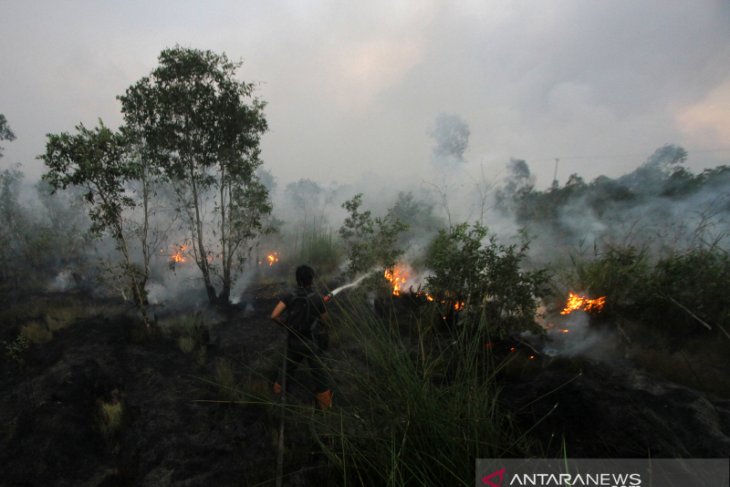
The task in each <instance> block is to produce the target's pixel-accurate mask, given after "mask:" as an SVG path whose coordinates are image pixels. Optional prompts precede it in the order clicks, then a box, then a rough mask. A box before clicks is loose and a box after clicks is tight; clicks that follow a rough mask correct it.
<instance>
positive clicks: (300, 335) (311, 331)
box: [274, 287, 332, 408]
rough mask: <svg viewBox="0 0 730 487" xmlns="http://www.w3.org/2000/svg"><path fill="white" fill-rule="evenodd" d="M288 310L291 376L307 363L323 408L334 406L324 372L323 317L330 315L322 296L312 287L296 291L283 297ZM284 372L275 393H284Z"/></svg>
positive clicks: (280, 375)
mask: <svg viewBox="0 0 730 487" xmlns="http://www.w3.org/2000/svg"><path fill="white" fill-rule="evenodd" d="M279 300H280V302H281V303H283V304H284V305H285V306H286V308H285V311H284V313H285V316H286V318H285V320H284V323H285V325H286V326H287V351H286V359H287V364H286V367H287V371H286V374H287V376H288V377H290V376H291V374H292V373H293V372H295V371H296V369H297V368H298V367H299V364H300V363H302V361H303V360H305V359H306V360H307V362H308V365H309V369H310V372H311V375H312V379H313V381H314V393H315V396H316V398H317V402H318V404H319V406H320V407H321V408H327V407H329V406H330V405H331V403H332V392H331V391H330V388H329V385H328V381H327V378H326V375H325V373H324V370H323V369H322V352H323V349H324V348H326V335H327V334H326V330H325V329H324V328H325V326H326V325H325V323H323V321H322V316H323V315H324V314H325V313H326V312H327V309H326V308H325V304H324V300H323V299H322V296H320V295H319V294H318V293H316V292H314V291H313V290H312V289H311V287H299V288H297V289H296V290H295V291H294V292H291V293H288V294H286V295H283V296H281V297H280V298H279ZM283 372H284V371H283V370H280V371H279V377H278V380H277V383H276V384H274V391H275V392H280V391H281V387H280V384H282V383H283V380H284V377H283Z"/></svg>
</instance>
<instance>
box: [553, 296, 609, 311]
mask: <svg viewBox="0 0 730 487" xmlns="http://www.w3.org/2000/svg"><path fill="white" fill-rule="evenodd" d="M605 304H606V296H601V297H600V298H596V299H589V298H586V297H584V296H580V295H578V294H575V293H573V292H572V291H571V292H569V293H568V302H567V303H565V308H563V311H561V312H560V314H561V315H569V314H570V313H572V312H573V311H578V310H581V311H601V310H602V309H603V306H604V305H605Z"/></svg>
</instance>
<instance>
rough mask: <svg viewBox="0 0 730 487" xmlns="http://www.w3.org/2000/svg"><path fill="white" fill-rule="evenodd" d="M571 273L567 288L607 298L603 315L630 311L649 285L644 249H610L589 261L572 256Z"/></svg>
mask: <svg viewBox="0 0 730 487" xmlns="http://www.w3.org/2000/svg"><path fill="white" fill-rule="evenodd" d="M571 260H572V263H573V269H574V273H573V275H572V276H570V277H569V286H570V287H571V288H572V289H573V290H575V291H585V292H588V293H590V294H593V295H596V296H606V307H605V310H604V312H605V313H606V314H607V315H611V314H613V313H616V312H619V313H620V312H632V311H634V308H635V306H636V304H637V303H638V302H639V301H640V300H642V299H644V298H643V297H644V295H645V294H646V290H647V284H648V283H649V282H650V272H651V267H650V262H649V257H648V253H647V251H646V249H637V248H635V247H632V246H627V247H610V248H608V249H607V250H606V251H604V252H602V253H598V252H596V254H595V258H594V259H590V260H584V259H578V258H577V257H575V256H571Z"/></svg>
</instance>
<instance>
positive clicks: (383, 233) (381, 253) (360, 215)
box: [340, 193, 407, 276]
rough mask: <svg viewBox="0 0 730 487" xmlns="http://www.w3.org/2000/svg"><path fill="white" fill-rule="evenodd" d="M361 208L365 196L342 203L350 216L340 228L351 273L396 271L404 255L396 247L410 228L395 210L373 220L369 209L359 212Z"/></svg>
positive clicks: (360, 194)
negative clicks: (377, 270)
mask: <svg viewBox="0 0 730 487" xmlns="http://www.w3.org/2000/svg"><path fill="white" fill-rule="evenodd" d="M361 206H362V193H358V194H356V195H355V196H354V197H353V198H352V199H350V200H348V201H345V202H344V203H343V204H342V207H343V208H344V209H346V210H347V211H348V213H349V216H348V217H347V218H346V219H345V222H344V223H343V224H342V227H340V236H341V237H342V239H343V240H344V241H345V245H346V246H347V249H348V253H349V257H350V262H349V264H348V270H349V272H350V274H351V275H353V276H354V275H355V274H359V273H361V272H365V271H369V270H371V269H373V267H375V266H381V267H382V268H383V269H390V268H393V267H394V266H395V264H396V259H397V258H398V256H399V255H401V254H402V253H403V250H401V249H400V248H399V247H398V246H397V242H398V236H399V234H400V233H401V232H403V231H405V230H406V228H407V225H405V224H404V223H402V222H401V221H400V220H398V218H397V217H396V216H395V213H394V212H393V210H392V209H391V210H389V211H388V213H387V214H386V215H385V216H384V217H376V218H373V217H372V213H371V212H370V210H366V211H360V207H361Z"/></svg>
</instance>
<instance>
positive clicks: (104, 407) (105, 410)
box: [98, 399, 124, 439]
mask: <svg viewBox="0 0 730 487" xmlns="http://www.w3.org/2000/svg"><path fill="white" fill-rule="evenodd" d="M98 404H99V429H100V430H101V433H102V435H104V437H105V438H106V439H111V438H113V437H114V436H115V435H116V434H117V433H118V432H119V431H120V430H121V427H122V422H123V419H124V405H123V404H122V402H121V401H119V400H114V399H113V400H111V401H110V402H106V401H99V402H98Z"/></svg>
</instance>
